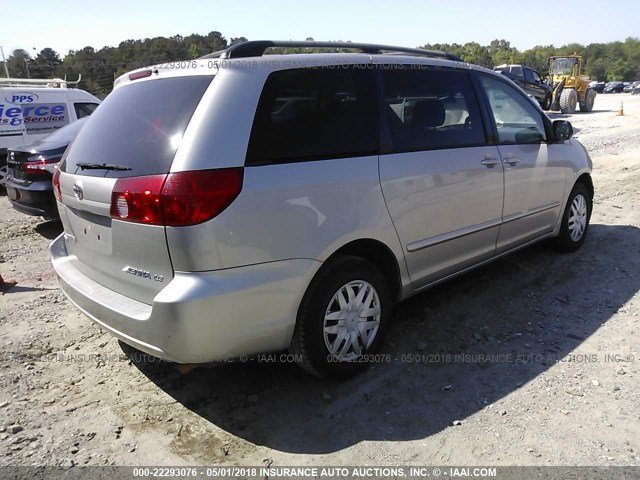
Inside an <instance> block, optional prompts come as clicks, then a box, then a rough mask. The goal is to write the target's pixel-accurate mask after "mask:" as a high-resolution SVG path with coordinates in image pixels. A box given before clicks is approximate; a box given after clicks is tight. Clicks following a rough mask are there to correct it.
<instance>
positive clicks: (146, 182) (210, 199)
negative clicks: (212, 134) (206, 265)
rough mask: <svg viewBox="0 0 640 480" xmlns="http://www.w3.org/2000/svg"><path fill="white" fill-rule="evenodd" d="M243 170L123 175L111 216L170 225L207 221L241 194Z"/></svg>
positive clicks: (114, 194)
mask: <svg viewBox="0 0 640 480" xmlns="http://www.w3.org/2000/svg"><path fill="white" fill-rule="evenodd" d="M243 173H244V171H243V169H242V168H226V169H220V170H197V171H193V172H179V173H169V174H168V175H149V176H145V177H130V178H121V179H118V181H117V182H116V184H115V185H114V187H113V192H112V193H111V217H112V218H116V219H118V220H125V221H128V222H137V223H146V224H149V225H166V226H170V227H184V226H187V225H196V224H198V223H202V222H206V221H207V220H210V219H212V218H213V217H215V216H216V215H219V214H220V213H221V212H222V211H223V210H224V209H225V208H227V207H228V206H229V205H231V202H233V201H234V200H235V199H236V197H237V196H238V195H239V194H240V191H241V190H242V179H243Z"/></svg>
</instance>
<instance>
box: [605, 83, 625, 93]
mask: <svg viewBox="0 0 640 480" xmlns="http://www.w3.org/2000/svg"><path fill="white" fill-rule="evenodd" d="M623 90H624V83H622V82H609V83H607V84H606V85H605V86H604V90H603V91H602V92H603V93H622V92H623Z"/></svg>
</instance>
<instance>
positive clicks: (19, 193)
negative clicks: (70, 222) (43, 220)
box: [6, 181, 58, 218]
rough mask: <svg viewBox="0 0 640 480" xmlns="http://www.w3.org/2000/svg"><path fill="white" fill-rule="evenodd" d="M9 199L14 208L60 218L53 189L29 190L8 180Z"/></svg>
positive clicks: (23, 211) (27, 213)
mask: <svg viewBox="0 0 640 480" xmlns="http://www.w3.org/2000/svg"><path fill="white" fill-rule="evenodd" d="M6 189H7V194H8V196H9V201H10V202H11V205H13V208H15V209H16V210H17V211H19V212H21V213H24V214H26V215H34V216H41V217H47V218H58V207H57V205H56V200H55V197H54V196H53V190H51V189H49V190H29V189H28V188H21V187H20V186H19V185H15V184H13V183H12V182H11V181H8V182H7V184H6Z"/></svg>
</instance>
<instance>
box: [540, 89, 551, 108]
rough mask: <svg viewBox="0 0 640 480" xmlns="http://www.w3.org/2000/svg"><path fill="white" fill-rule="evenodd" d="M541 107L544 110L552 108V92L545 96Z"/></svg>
mask: <svg viewBox="0 0 640 480" xmlns="http://www.w3.org/2000/svg"><path fill="white" fill-rule="evenodd" d="M540 107H542V110H544V111H547V110H550V109H551V94H550V93H549V94H547V96H546V97H544V100H543V101H542V104H541V105H540Z"/></svg>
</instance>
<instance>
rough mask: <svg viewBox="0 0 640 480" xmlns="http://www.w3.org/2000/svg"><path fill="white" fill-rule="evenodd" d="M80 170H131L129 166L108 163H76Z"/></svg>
mask: <svg viewBox="0 0 640 480" xmlns="http://www.w3.org/2000/svg"><path fill="white" fill-rule="evenodd" d="M76 165H77V166H79V167H80V168H81V169H82V170H131V168H129V167H122V166H120V165H111V164H109V163H77V164H76Z"/></svg>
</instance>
